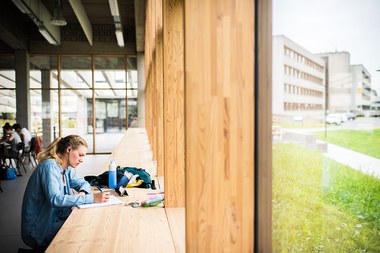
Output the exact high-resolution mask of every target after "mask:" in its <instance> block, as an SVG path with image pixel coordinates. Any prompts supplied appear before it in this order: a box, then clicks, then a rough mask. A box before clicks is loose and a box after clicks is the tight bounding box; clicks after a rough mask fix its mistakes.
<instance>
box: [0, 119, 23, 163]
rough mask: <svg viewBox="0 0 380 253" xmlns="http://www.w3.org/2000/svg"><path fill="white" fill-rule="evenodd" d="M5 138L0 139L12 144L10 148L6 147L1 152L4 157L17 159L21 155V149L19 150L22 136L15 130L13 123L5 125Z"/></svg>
mask: <svg viewBox="0 0 380 253" xmlns="http://www.w3.org/2000/svg"><path fill="white" fill-rule="evenodd" d="M3 135H4V136H3V138H2V139H1V140H0V142H6V143H8V144H10V148H4V149H2V150H1V151H0V152H1V154H0V155H1V157H2V158H12V159H17V158H18V156H19V150H18V147H17V146H18V144H19V143H20V142H21V138H20V136H19V135H18V134H17V133H16V132H15V131H13V128H12V127H11V125H7V124H6V125H4V127H3Z"/></svg>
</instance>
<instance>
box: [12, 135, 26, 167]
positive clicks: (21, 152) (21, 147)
mask: <svg viewBox="0 0 380 253" xmlns="http://www.w3.org/2000/svg"><path fill="white" fill-rule="evenodd" d="M24 149H25V144H24V142H22V141H21V142H19V143H18V144H17V150H18V156H17V158H13V160H15V161H16V168H17V170H18V171H19V172H20V167H21V166H22V167H23V168H24V171H25V173H26V172H27V171H26V168H25V166H24V163H23V161H24Z"/></svg>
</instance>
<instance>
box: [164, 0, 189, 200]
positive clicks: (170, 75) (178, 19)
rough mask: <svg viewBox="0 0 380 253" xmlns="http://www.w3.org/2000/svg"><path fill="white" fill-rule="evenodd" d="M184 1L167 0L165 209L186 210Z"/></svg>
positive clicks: (165, 37)
mask: <svg viewBox="0 0 380 253" xmlns="http://www.w3.org/2000/svg"><path fill="white" fill-rule="evenodd" d="M183 7H184V6H183V0H164V4H163V17H164V25H163V27H164V33H163V34H164V43H165V45H166V46H165V47H164V115H165V117H164V118H165V120H164V136H165V206H166V207H184V206H185V129H184V127H185V123H184V122H185V115H184V85H185V84H184V41H183V40H184V24H183V13H184V10H183Z"/></svg>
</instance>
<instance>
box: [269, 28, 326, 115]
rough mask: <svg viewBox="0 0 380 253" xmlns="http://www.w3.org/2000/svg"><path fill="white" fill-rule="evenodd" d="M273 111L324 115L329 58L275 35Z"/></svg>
mask: <svg viewBox="0 0 380 253" xmlns="http://www.w3.org/2000/svg"><path fill="white" fill-rule="evenodd" d="M272 69H273V72H272V73H273V114H274V115H276V116H292V117H295V116H301V117H322V116H323V115H324V109H325V61H324V60H323V59H321V58H320V57H317V56H315V55H313V54H312V53H310V52H309V51H307V50H306V49H304V48H302V47H301V46H299V45H298V44H296V43H295V42H293V41H291V40H290V39H288V38H287V37H285V36H283V35H278V36H274V37H273V64H272Z"/></svg>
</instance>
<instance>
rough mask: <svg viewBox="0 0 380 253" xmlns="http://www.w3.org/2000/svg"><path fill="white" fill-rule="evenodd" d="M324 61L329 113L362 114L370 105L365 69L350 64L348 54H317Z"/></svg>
mask: <svg viewBox="0 0 380 253" xmlns="http://www.w3.org/2000/svg"><path fill="white" fill-rule="evenodd" d="M318 56H320V57H322V58H323V59H325V61H326V68H327V71H326V86H327V90H328V92H327V104H326V108H327V110H328V111H329V112H349V111H351V112H355V113H357V114H362V113H363V112H364V111H366V110H368V109H369V108H370V105H371V94H372V93H371V75H370V74H369V72H368V71H367V70H366V68H365V67H364V66H363V65H361V64H359V65H351V64H350V53H348V52H332V53H324V54H318Z"/></svg>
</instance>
